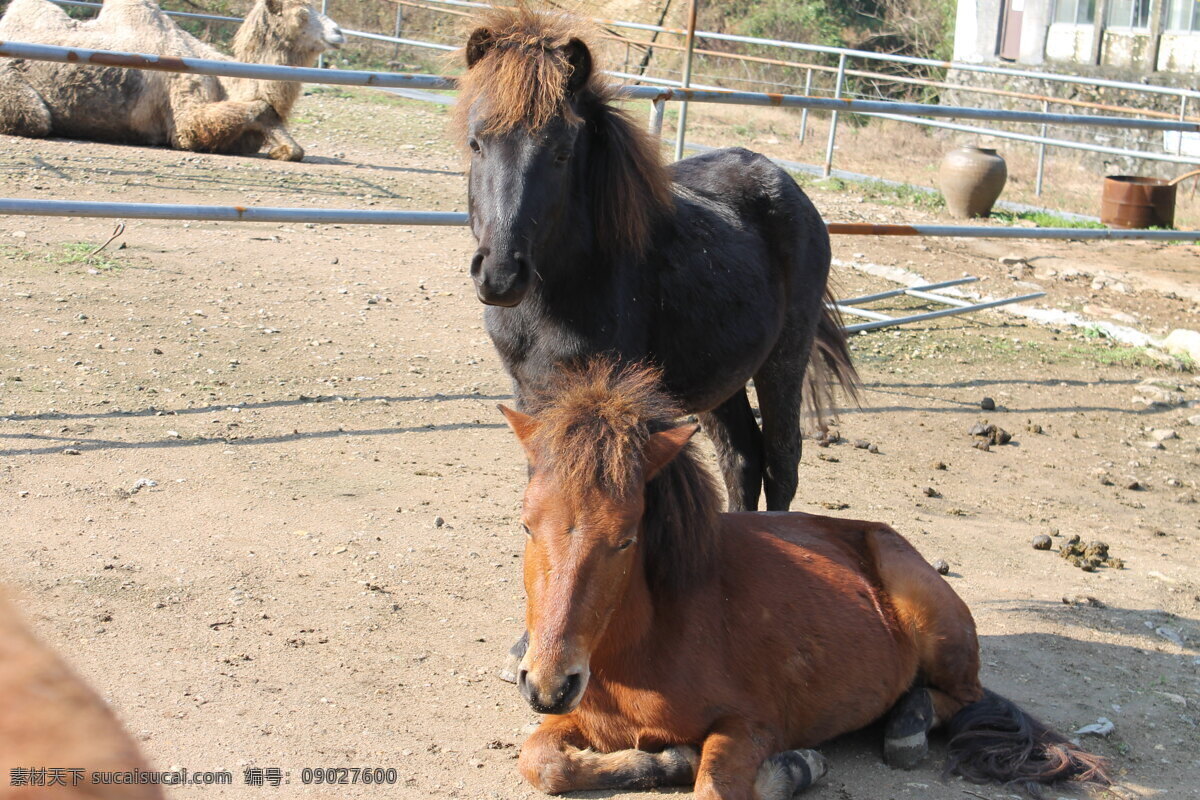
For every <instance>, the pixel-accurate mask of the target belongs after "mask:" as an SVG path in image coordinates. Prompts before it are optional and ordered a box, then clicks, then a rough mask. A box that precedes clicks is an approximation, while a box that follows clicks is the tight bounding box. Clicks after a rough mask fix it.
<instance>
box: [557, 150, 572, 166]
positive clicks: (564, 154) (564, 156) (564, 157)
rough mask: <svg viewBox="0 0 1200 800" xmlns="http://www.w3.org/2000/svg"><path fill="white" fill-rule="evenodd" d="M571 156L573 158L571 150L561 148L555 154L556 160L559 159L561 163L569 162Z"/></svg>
mask: <svg viewBox="0 0 1200 800" xmlns="http://www.w3.org/2000/svg"><path fill="white" fill-rule="evenodd" d="M570 158H571V151H570V150H559V151H558V152H557V153H556V154H555V155H554V160H555V161H557V162H558V163H559V164H565V163H567V161H568V160H569V159H570Z"/></svg>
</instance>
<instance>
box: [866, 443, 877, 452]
mask: <svg viewBox="0 0 1200 800" xmlns="http://www.w3.org/2000/svg"><path fill="white" fill-rule="evenodd" d="M867 452H868V453H874V454H875V455H879V445H877V444H871V445H868V447H867Z"/></svg>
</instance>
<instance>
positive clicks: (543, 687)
mask: <svg viewBox="0 0 1200 800" xmlns="http://www.w3.org/2000/svg"><path fill="white" fill-rule="evenodd" d="M588 677H589V674H588V670H587V669H586V668H584V669H580V670H573V671H571V672H568V673H566V674H564V675H552V676H546V677H542V676H540V675H535V676H531V675H530V672H529V670H527V669H522V670H521V671H520V672H518V673H517V686H518V687H519V688H520V690H521V696H522V697H524V698H525V700H526V701H527V702H528V703H529V705H530V707H531V708H532V709H533V710H534V711H536V712H537V713H539V714H567V713H570V712H571V711H574V710H575V708H576V707H577V706H578V705H579V701H580V700H582V699H583V692H584V690H585V689H587V684H588Z"/></svg>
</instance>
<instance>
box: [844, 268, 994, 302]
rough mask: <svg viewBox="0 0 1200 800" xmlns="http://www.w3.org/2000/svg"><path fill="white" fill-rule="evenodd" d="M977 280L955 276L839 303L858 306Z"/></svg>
mask: <svg viewBox="0 0 1200 800" xmlns="http://www.w3.org/2000/svg"><path fill="white" fill-rule="evenodd" d="M977 280H979V278H976V277H973V276H970V275H967V276H966V277H963V278H954V279H953V280H949V281H941V282H940V283H926V284H922V285H921V286H907V287H902V288H900V289H889V290H888V291H886V292H876V293H875V294H864V295H862V296H861V297H847V298H843V299H841V300H838V302H837V304H838V305H839V306H857V305H861V304H862V303H873V302H875V301H876V300H886V299H887V298H889V297H899V296H900V295H902V294H904V293H905V292H910V291H912V290H913V289H916V290H918V291H923V292H931V291H933V290H935V289H945V288H947V287H950V286H961V285H963V284H964V283H974V282H975V281H977Z"/></svg>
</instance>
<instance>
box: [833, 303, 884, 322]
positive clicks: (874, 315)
mask: <svg viewBox="0 0 1200 800" xmlns="http://www.w3.org/2000/svg"><path fill="white" fill-rule="evenodd" d="M834 305H835V306H837V310H838V311H840V312H841V313H843V314H850V315H851V316H854V317H865V318H866V319H887V320H891V319H895V317H892V316H889V315H887V314H883V313H881V312H879V311H871V310H870V309H866V308H855V307H854V306H844V305H842V304H841V303H835V304H834Z"/></svg>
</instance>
